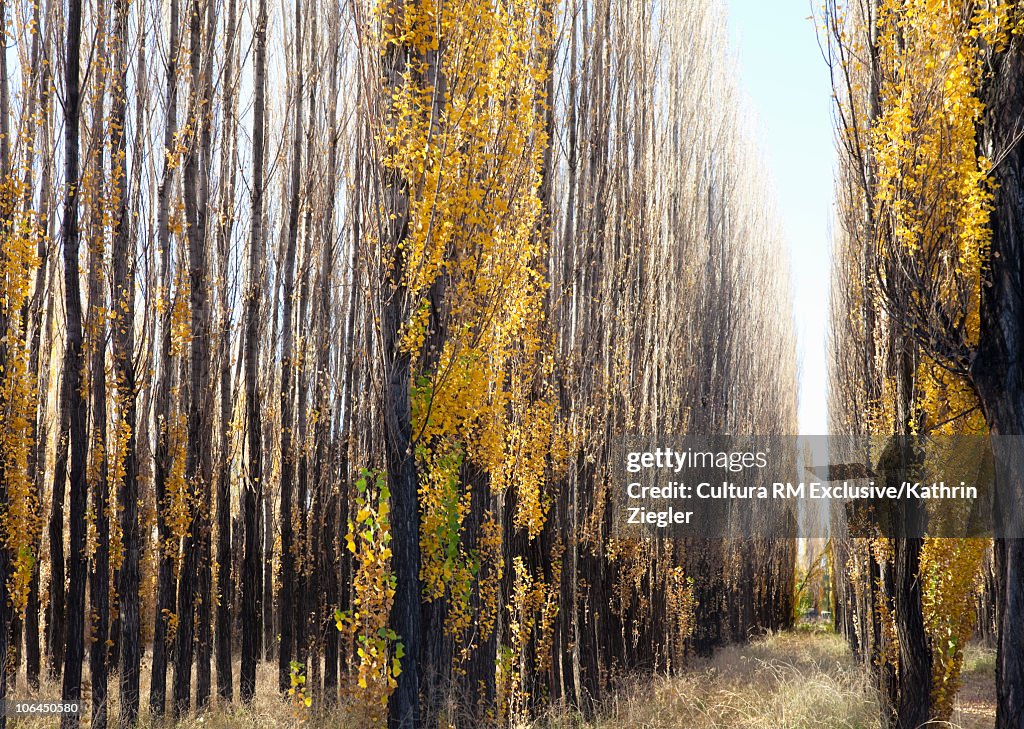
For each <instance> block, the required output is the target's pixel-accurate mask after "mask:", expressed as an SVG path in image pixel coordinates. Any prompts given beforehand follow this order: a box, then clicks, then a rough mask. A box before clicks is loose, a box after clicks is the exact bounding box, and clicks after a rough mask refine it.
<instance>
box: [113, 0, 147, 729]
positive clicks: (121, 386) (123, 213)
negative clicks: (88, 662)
mask: <svg viewBox="0 0 1024 729" xmlns="http://www.w3.org/2000/svg"><path fill="white" fill-rule="evenodd" d="M114 8H115V15H116V33H117V61H116V63H115V66H114V68H115V69H116V71H117V73H118V74H119V76H118V80H117V85H118V88H117V89H116V90H115V93H114V107H113V110H112V113H113V135H114V137H113V140H112V143H111V153H112V154H113V159H114V169H116V170H117V171H118V173H117V175H116V177H115V185H116V188H117V194H116V199H117V216H116V223H115V225H116V227H115V229H114V241H113V249H112V270H113V277H112V280H111V301H113V302H114V307H113V310H114V313H115V317H116V319H115V322H116V323H115V325H114V327H113V338H112V340H113V348H114V366H115V369H116V372H117V391H118V403H119V407H120V411H121V423H122V427H123V428H125V429H126V431H127V439H126V440H125V444H124V454H123V456H122V459H123V464H124V465H123V469H124V472H123V475H122V479H121V483H120V484H119V485H118V496H117V500H118V504H119V508H120V519H121V539H122V543H123V556H122V563H121V571H120V573H119V579H118V590H117V592H118V623H119V628H120V640H119V644H120V645H119V662H120V675H119V693H120V698H119V705H120V725H121V726H122V727H132V726H134V725H135V724H136V723H137V722H138V717H139V676H140V668H141V662H142V650H141V635H140V626H139V580H140V560H141V541H142V534H141V527H140V525H139V460H138V453H137V448H138V432H137V428H138V422H137V420H138V417H137V410H136V400H137V397H136V392H135V387H136V376H135V361H134V356H135V251H134V246H133V245H132V240H131V232H132V231H131V219H130V217H129V216H130V212H129V205H128V197H129V190H128V159H127V145H126V142H125V133H124V129H125V117H126V112H127V109H126V106H127V89H128V58H127V48H128V12H129V9H128V0H114ZM139 52H140V53H143V48H142V47H141V46H140V49H139ZM140 63H142V61H140Z"/></svg>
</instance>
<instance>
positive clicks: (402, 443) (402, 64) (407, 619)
mask: <svg viewBox="0 0 1024 729" xmlns="http://www.w3.org/2000/svg"><path fill="white" fill-rule="evenodd" d="M393 5H394V8H393V10H394V13H393V14H392V15H391V16H390V17H391V22H395V23H397V22H399V19H400V18H401V17H402V14H403V12H404V8H403V7H402V6H403V5H404V2H403V0H394V2H393ZM409 53H410V50H409V48H407V47H405V46H403V45H401V44H398V43H395V44H391V45H389V46H388V47H387V48H386V50H385V52H384V69H383V70H384V77H385V80H386V83H387V86H386V87H385V92H387V91H388V90H391V89H397V88H398V87H400V85H401V84H403V83H405V81H404V76H405V73H406V70H407V67H408V56H409ZM384 103H385V104H388V103H390V99H385V101H384ZM389 113H393V112H391V111H390V110H389ZM379 173H380V175H381V177H382V178H383V186H384V190H383V199H384V203H383V204H384V206H385V207H384V218H385V219H384V220H383V221H382V223H381V225H380V229H381V231H382V240H381V244H382V245H383V246H384V250H385V251H386V255H388V256H391V257H392V259H393V260H392V261H390V262H385V266H386V270H385V271H384V272H383V276H384V277H385V281H384V287H383V294H382V295H383V296H384V304H383V307H382V313H381V323H380V326H381V334H382V342H381V347H382V350H383V351H382V355H383V368H384V378H385V380H384V403H383V408H384V452H385V459H386V463H387V469H388V486H389V488H390V490H391V502H392V520H391V533H392V545H393V546H392V549H393V554H394V556H393V565H394V572H395V576H396V579H397V585H396V588H395V596H394V604H393V606H392V609H391V626H392V629H393V630H394V631H395V632H396V633H397V634H398V636H399V639H400V640H401V641H402V642H403V644H404V647H405V656H406V657H405V658H404V659H403V660H402V672H401V673H400V674H399V676H398V686H397V687H396V688H395V690H394V692H393V693H392V694H391V698H390V701H389V704H388V726H389V727H391V729H418V727H419V726H420V712H419V685H420V675H419V666H418V665H417V664H418V661H419V658H420V651H421V642H422V637H421V634H422V612H421V604H420V594H421V587H420V577H419V573H420V543H419V539H420V526H419V525H420V514H419V502H418V489H417V478H416V460H415V456H414V454H413V451H412V407H411V402H410V398H409V385H410V381H409V377H410V372H409V368H410V356H409V353H408V352H407V351H406V350H405V349H404V348H403V347H402V342H401V332H402V328H403V326H404V324H405V321H406V319H407V318H408V316H409V314H410V312H409V302H408V300H407V295H406V291H405V286H404V282H403V278H404V276H405V260H404V258H405V254H404V253H403V248H402V242H403V241H405V240H406V238H407V237H408V233H409V219H408V215H409V190H408V182H407V181H406V180H404V179H402V177H401V175H399V174H398V172H397V171H396V170H394V169H391V168H389V167H387V166H382V168H381V169H380V171H379Z"/></svg>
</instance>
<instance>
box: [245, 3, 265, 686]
mask: <svg viewBox="0 0 1024 729" xmlns="http://www.w3.org/2000/svg"><path fill="white" fill-rule="evenodd" d="M255 33H256V59H255V68H254V75H255V79H254V87H255V92H254V93H255V96H254V103H253V173H252V220H251V223H252V235H251V239H250V242H249V281H248V287H249V290H248V292H247V294H246V302H245V305H246V310H245V400H246V415H247V417H246V438H247V443H248V451H249V464H248V479H247V481H246V484H245V488H244V490H243V493H242V512H243V520H244V524H245V557H244V563H243V567H242V595H241V598H242V607H241V611H242V625H243V630H242V668H241V676H240V678H239V694H240V695H241V697H242V701H245V702H246V703H248V702H251V701H252V698H253V694H254V693H255V691H256V661H257V660H258V659H259V652H260V651H259V649H260V635H261V633H262V630H263V624H262V618H263V615H262V597H263V595H262V593H263V590H262V581H261V579H260V571H261V570H262V567H263V565H262V560H261V558H260V557H261V550H260V546H259V545H260V542H261V541H262V539H263V535H262V534H261V533H260V531H259V523H260V520H259V518H258V512H259V510H260V509H261V508H262V506H263V503H262V502H263V472H262V462H263V452H262V437H263V425H262V416H261V413H260V404H259V400H258V396H259V393H258V391H257V377H258V368H259V359H258V351H259V306H260V286H261V283H262V280H261V275H260V274H261V271H260V260H261V258H262V254H263V193H264V190H263V186H264V179H263V174H264V170H263V159H264V153H265V149H264V146H265V141H264V139H265V132H266V128H265V127H266V72H267V3H266V0H260V2H259V11H258V14H257V16H256V27H255Z"/></svg>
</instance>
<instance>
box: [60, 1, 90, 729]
mask: <svg viewBox="0 0 1024 729" xmlns="http://www.w3.org/2000/svg"><path fill="white" fill-rule="evenodd" d="M81 47H82V3H81V0H69V2H68V16H67V30H66V49H67V50H66V59H65V69H64V86H65V90H64V91H65V101H64V191H65V192H64V195H65V197H64V221H63V223H62V230H61V239H62V241H63V244H64V302H65V310H66V313H65V317H66V329H67V345H66V352H65V356H64V382H63V388H64V401H65V402H66V404H67V408H68V423H69V430H68V434H69V448H70V451H71V459H70V462H71V467H70V470H69V481H68V483H69V488H70V500H71V511H70V521H71V528H70V544H69V552H68V563H69V567H70V578H71V581H70V585H69V587H68V603H67V638H66V642H65V652H64V672H63V681H62V685H61V698H62V699H64V700H65V701H78V700H80V699H81V697H82V660H83V655H84V652H85V635H84V628H85V583H86V576H87V569H88V566H87V563H86V555H85V511H86V499H87V497H88V484H87V482H86V473H85V471H86V458H87V455H88V449H89V441H88V409H87V408H88V405H87V403H86V401H85V396H84V394H83V389H82V373H83V372H84V370H85V364H86V363H85V357H84V353H83V344H82V298H81V285H80V281H79V273H78V251H79V240H80V231H79V203H78V201H79V198H80V193H81V190H80V186H79V182H80V179H79V172H80V169H79V148H78V141H79V124H80V122H81V109H82V101H81V84H80V69H81V66H80V60H79V54H80V52H81ZM78 723H79V720H78V715H77V714H75V715H64V716H63V717H62V718H61V726H62V727H64V728H65V729H71V728H73V727H77V726H78Z"/></svg>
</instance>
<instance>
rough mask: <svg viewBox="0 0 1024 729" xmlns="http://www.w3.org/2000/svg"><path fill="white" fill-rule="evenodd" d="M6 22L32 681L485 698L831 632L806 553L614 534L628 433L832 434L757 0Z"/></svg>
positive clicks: (415, 718)
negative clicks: (748, 101) (790, 229)
mask: <svg viewBox="0 0 1024 729" xmlns="http://www.w3.org/2000/svg"><path fill="white" fill-rule="evenodd" d="M272 11H273V18H274V19H273V22H271V12H272ZM0 27H3V28H4V29H5V32H6V33H7V46H8V47H9V48H12V49H13V51H12V52H11V53H8V54H4V55H3V56H2V58H0V106H2V109H0V119H2V123H3V125H4V126H3V128H2V129H0V141H2V145H0V168H2V169H0V178H2V184H3V187H2V189H0V236H2V245H0V264H2V267H0V270H2V274H3V275H2V277H0V282H2V284H0V285H2V286H3V290H2V292H0V293H2V296H0V314H2V318H0V333H2V338H0V367H2V370H0V373H2V376H3V380H2V383H0V385H2V389H0V418H2V428H0V434H2V435H0V450H2V457H0V468H2V472H0V488H2V489H3V492H2V493H0V504H2V509H3V513H2V522H0V526H2V528H3V549H2V550H0V570H2V572H3V584H4V589H5V593H4V600H3V602H2V609H0V618H2V621H0V622H2V625H0V655H3V656H5V657H6V661H5V663H4V666H3V669H4V670H0V695H4V696H6V695H10V694H11V691H12V690H14V689H15V687H18V689H17V690H23V686H24V685H23V684H21V683H20V682H21V681H22V680H24V682H25V683H26V684H27V686H28V689H29V690H32V691H35V690H44V691H45V689H46V683H47V682H48V681H59V682H60V683H61V694H62V696H63V697H64V698H66V699H78V698H81V697H82V695H83V694H82V685H83V675H85V673H86V671H85V663H86V662H88V676H89V686H90V691H91V694H90V696H89V699H90V706H91V725H92V726H95V727H103V726H106V725H107V724H109V723H110V722H111V721H116V722H117V723H118V724H119V725H121V726H132V725H134V724H135V723H136V722H137V721H138V720H139V717H140V714H141V713H143V712H146V711H148V712H149V714H151V715H153V716H160V715H164V714H165V713H172V714H173V715H174V716H175V717H182V716H185V715H187V714H189V713H190V712H191V711H193V709H194V710H197V711H203V710H206V709H208V708H209V707H210V706H211V705H212V704H214V703H215V702H231V701H234V700H236V699H240V700H241V701H242V702H250V701H252V699H253V698H254V695H255V694H256V692H257V690H260V691H269V692H274V693H276V692H280V693H281V694H282V695H284V696H286V697H290V698H291V700H293V701H294V702H295V703H296V706H297V709H298V710H299V711H300V712H304V711H307V710H309V707H311V706H315V709H316V710H323V711H332V710H335V709H336V710H338V711H342V712H347V713H346V714H345V715H346V716H347V717H348V718H347V721H356V720H357V718H358V720H362V721H365V722H367V723H369V724H370V725H380V724H382V723H384V722H385V721H389V722H390V723H391V725H393V726H402V727H412V726H418V725H420V724H421V723H430V724H433V723H435V722H436V721H437V720H439V719H442V718H443V719H445V720H447V721H449V722H451V723H453V724H456V725H460V726H461V725H465V726H479V725H480V724H481V723H484V722H489V723H494V724H499V723H512V722H514V721H517V720H519V719H521V718H522V717H525V716H528V715H530V714H531V713H532V712H534V711H535V710H536V709H537V708H538V707H539V706H540V705H541V704H542V703H543V702H546V701H564V702H566V703H570V704H572V705H574V706H577V707H579V708H580V709H582V710H584V711H592V710H593V709H594V707H595V706H596V705H597V703H598V702H599V701H600V700H601V699H602V698H603V695H604V693H605V692H606V691H607V690H608V688H609V687H610V686H611V684H612V681H613V680H614V678H615V677H616V676H617V675H620V674H622V673H624V672H626V671H637V670H641V671H643V670H648V671H649V670H654V669H665V668H676V667H679V666H680V665H681V664H682V662H683V661H684V660H685V657H686V655H687V654H688V653H689V652H690V651H693V650H698V651H708V650H711V649H712V648H713V647H714V646H715V645H717V644H719V643H720V642H722V641H725V640H729V639H738V638H744V637H746V636H747V635H749V634H750V633H751V632H754V631H758V630H763V629H769V628H779V627H785V626H786V625H788V624H789V622H790V621H791V619H792V582H793V575H792V570H793V556H794V555H793V546H792V542H790V541H784V540H778V541H776V540H762V541H758V542H755V543H753V544H751V543H744V544H743V545H736V544H733V543H729V542H714V541H705V542H694V543H684V542H681V541H676V542H673V541H664V540H641V541H637V540H629V541H623V540H621V539H617V538H616V536H615V533H614V525H613V523H612V514H613V499H615V498H616V495H615V492H614V490H613V487H614V485H615V482H614V478H615V471H616V468H617V467H618V464H616V463H614V462H612V461H611V458H612V456H611V454H612V452H613V448H614V446H615V444H616V443H617V442H618V441H619V440H620V439H621V438H622V436H623V434H624V433H628V432H631V431H633V430H638V429H639V430H648V431H654V432H658V433H660V434H664V435H665V436H673V435H680V434H684V433H698V432H707V433H744V432H748V433H759V434H772V433H779V434H783V433H787V432H793V430H794V428H795V417H796V415H795V365H794V362H795V356H794V342H793V333H792V324H791V320H790V314H789V283H788V278H787V274H786V272H785V270H784V269H781V268H778V267H777V263H776V262H777V261H778V260H780V258H781V255H780V250H781V244H780V238H781V237H780V234H779V232H778V227H777V225H776V224H775V222H774V218H773V216H772V208H771V203H770V200H768V199H767V198H766V197H765V195H764V192H763V191H764V190H765V189H766V187H767V186H766V185H765V184H764V180H763V177H762V173H761V172H760V168H761V166H760V160H759V159H758V158H757V156H756V154H755V153H754V152H753V151H752V148H751V145H750V142H749V135H748V134H747V131H746V127H745V123H744V114H743V110H742V103H741V102H740V100H739V99H738V95H737V92H736V89H735V86H734V84H733V82H732V80H731V76H730V73H729V72H728V68H729V59H728V57H727V55H726V52H725V51H724V48H725V47H726V46H727V43H726V33H725V31H724V28H723V21H722V12H721V9H720V8H718V7H715V6H712V5H709V4H704V3H657V2H642V1H641V0H565V1H564V2H561V3H555V2H552V1H551V0H494V1H493V2H484V3H480V2H476V1H471V0H456V1H454V2H452V1H449V2H445V3H434V2H431V1H430V0H386V1H382V2H379V3H369V2H362V1H358V2H352V3H348V4H345V3H324V2H317V1H315V0H294V2H293V3H290V4H287V6H282V7H281V8H273V9H271V8H268V5H267V2H266V0H254V1H252V2H244V1H243V2H240V0H166V2H163V3H160V4H158V5H154V4H152V3H128V2H126V1H125V0H67V1H66V2H63V3H61V2H56V1H55V0H48V1H46V0H44V1H43V2H21V0H0ZM695 49H696V50H695ZM12 64H13V65H12ZM698 607H699V610H698V609H697V608H698ZM144 654H148V655H147V663H148V664H149V666H150V671H149V673H148V676H147V675H144V672H143V671H142V665H143V655H144ZM264 660H266V661H274V662H276V666H277V671H276V674H277V681H276V686H271V687H267V686H262V685H261V686H259V687H258V686H257V667H258V664H259V663H260V662H261V661H264ZM22 677H23V678H22ZM114 684H116V690H111V689H114ZM147 690H148V698H145V700H144V697H145V696H146V692H147ZM215 692H216V693H215ZM215 697H216V698H215ZM3 722H4V719H3V718H2V717H0V726H2V725H3ZM64 722H65V725H66V726H74V725H76V724H77V722H78V720H77V718H74V717H66V718H65V720H64Z"/></svg>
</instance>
